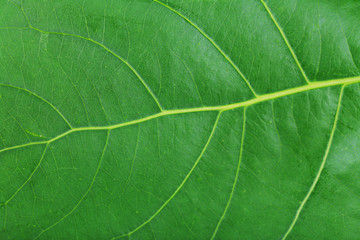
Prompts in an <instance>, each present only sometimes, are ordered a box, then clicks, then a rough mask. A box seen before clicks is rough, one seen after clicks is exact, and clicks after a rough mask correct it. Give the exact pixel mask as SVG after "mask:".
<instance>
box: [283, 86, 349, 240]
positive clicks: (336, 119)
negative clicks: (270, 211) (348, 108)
mask: <svg viewBox="0 0 360 240" xmlns="http://www.w3.org/2000/svg"><path fill="white" fill-rule="evenodd" d="M343 95H344V86H343V87H342V88H341V92H340V97H339V101H338V106H337V110H336V115H335V120H334V125H333V128H332V130H331V134H330V138H329V141H328V144H327V147H326V150H325V155H324V158H323V160H322V162H321V165H320V168H319V171H318V173H317V174H316V177H315V179H314V182H313V183H312V185H311V187H310V189H309V191H308V193H307V194H306V196H305V198H304V200H303V201H302V202H301V204H300V207H299V208H298V210H297V211H296V214H295V218H294V219H293V221H292V223H291V225H290V227H289V228H288V230H287V231H286V233H285V234H284V236H283V238H282V240H285V239H286V238H287V237H288V235H289V234H290V232H291V231H292V229H293V228H294V226H295V224H296V222H297V220H298V219H299V215H300V213H301V211H302V209H303V208H304V205H305V204H306V202H307V201H308V200H309V197H310V195H311V193H312V192H313V191H314V189H315V186H316V184H317V183H318V181H319V178H320V175H321V173H322V171H323V169H324V166H325V163H326V159H327V157H328V155H329V151H330V148H331V144H332V141H333V139H334V134H335V130H336V124H337V121H338V119H339V114H340V107H341V100H342V97H343Z"/></svg>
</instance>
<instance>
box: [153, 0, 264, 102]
mask: <svg viewBox="0 0 360 240" xmlns="http://www.w3.org/2000/svg"><path fill="white" fill-rule="evenodd" d="M153 1H154V2H156V3H158V4H160V5H162V6H164V7H166V8H167V9H169V10H170V11H172V12H174V13H175V14H177V15H178V16H180V17H181V18H183V19H184V20H185V21H186V22H188V23H189V24H190V25H191V26H193V27H194V28H195V29H196V30H197V31H199V32H200V33H201V34H202V35H203V36H204V37H205V38H206V39H207V40H208V41H209V42H210V43H211V44H212V45H213V46H214V47H215V48H216V50H218V51H219V52H220V54H221V55H223V57H224V58H225V59H226V60H227V61H228V62H229V63H230V65H231V66H232V67H233V68H234V69H235V71H236V72H237V73H238V74H239V75H240V76H241V78H242V79H243V80H244V81H245V83H246V85H247V86H248V87H249V89H250V91H251V92H252V93H253V94H254V96H255V97H257V96H258V95H257V94H256V92H255V90H254V89H253V87H252V86H251V84H250V82H249V80H247V78H246V77H245V75H244V74H243V73H242V72H241V71H240V69H239V68H238V67H237V66H236V65H235V63H234V62H233V61H232V60H231V59H230V57H229V56H228V55H227V54H226V53H225V52H224V51H223V50H222V49H221V48H220V46H219V45H218V44H217V43H216V42H215V41H214V40H213V39H212V38H211V37H210V36H209V35H207V34H206V33H205V32H204V30H202V29H201V28H200V27H198V26H197V25H196V24H195V23H194V22H192V21H191V20H190V19H189V18H188V17H186V16H185V15H183V14H182V13H180V12H179V11H177V10H175V9H174V8H172V7H170V6H169V5H167V4H165V3H162V2H160V1H158V0H153Z"/></svg>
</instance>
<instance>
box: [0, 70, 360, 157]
mask: <svg viewBox="0 0 360 240" xmlns="http://www.w3.org/2000/svg"><path fill="white" fill-rule="evenodd" d="M359 82H360V76H357V77H350V78H343V79H335V80H328V81H322V82H311V83H310V84H308V85H305V86H300V87H296V88H290V89H287V90H282V91H278V92H275V93H269V94H264V95H260V96H259V97H256V98H253V99H250V100H246V101H243V102H238V103H233V104H227V105H221V106H212V107H199V108H186V109H175V110H164V111H161V112H159V113H156V114H153V115H150V116H147V117H144V118H139V119H136V120H132V121H128V122H123V123H119V124H115V125H109V126H98V127H78V128H72V129H71V130H69V131H67V132H64V133H62V134H60V135H58V136H56V137H54V138H52V139H49V140H47V141H40V142H31V143H26V144H22V145H17V146H12V147H8V148H4V149H1V150H0V153H1V152H5V151H8V150H12V149H17V148H21V147H26V146H31V145H39V144H49V143H52V142H54V141H56V140H58V139H60V138H62V137H64V136H67V135H69V134H70V133H73V132H80V131H96V130H112V129H116V128H121V127H125V126H129V125H134V124H138V123H142V122H146V121H149V120H152V119H156V118H159V117H163V116H169V115H176V114H184V113H194V112H209V111H220V112H223V111H228V110H232V109H236V108H241V107H248V106H251V105H254V104H257V103H261V102H266V101H269V100H274V99H278V98H282V97H285V96H290V95H294V94H297V93H302V92H307V91H310V90H314V89H321V88H326V87H332V86H341V85H350V84H354V83H359Z"/></svg>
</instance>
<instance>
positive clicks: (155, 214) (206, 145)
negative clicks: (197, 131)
mask: <svg viewBox="0 0 360 240" xmlns="http://www.w3.org/2000/svg"><path fill="white" fill-rule="evenodd" d="M220 116H221V112H219V114H218V116H217V118H216V121H215V123H214V126H213V128H212V130H211V133H210V136H209V138H208V140H207V142H206V144H205V146H204V148H203V149H202V151H201V153H200V155H199V157H198V158H197V159H196V161H195V163H194V165H193V166H192V167H191V169H190V171H189V172H188V174H186V176H185V178H184V180H183V181H182V182H181V184H180V185H179V186H178V187H177V188H176V190H175V192H174V193H173V194H172V195H171V196H170V197H169V198H168V199H167V200H166V201H165V202H164V203H163V205H161V207H160V208H159V209H158V210H157V211H156V212H155V213H154V214H153V215H152V216H151V217H149V218H148V219H147V220H146V221H145V222H143V223H142V224H140V225H139V226H138V227H136V228H135V229H134V230H132V231H130V232H128V233H126V234H124V235H121V236H118V237H114V238H112V240H115V239H119V238H121V237H124V236H131V235H132V234H133V233H135V232H137V231H138V230H139V229H141V228H142V227H144V226H145V225H146V224H148V223H149V222H151V221H152V220H153V219H154V218H155V217H156V216H157V215H158V214H159V213H160V212H161V211H162V210H163V209H164V208H165V207H166V205H168V203H169V202H170V201H171V200H172V199H173V198H174V197H175V196H176V194H177V193H178V192H179V191H180V190H181V189H182V187H183V186H184V184H185V183H186V181H187V180H188V179H189V177H190V175H191V174H192V173H193V171H194V170H195V168H196V166H197V165H198V163H199V161H200V159H201V158H202V157H203V155H204V153H205V151H206V149H207V147H208V146H209V144H210V142H211V139H212V137H213V136H214V133H215V129H216V127H217V125H218V122H219V119H220Z"/></svg>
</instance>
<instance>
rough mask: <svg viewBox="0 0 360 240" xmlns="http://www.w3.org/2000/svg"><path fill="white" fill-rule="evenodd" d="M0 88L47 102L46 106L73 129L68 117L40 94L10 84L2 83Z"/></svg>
mask: <svg viewBox="0 0 360 240" xmlns="http://www.w3.org/2000/svg"><path fill="white" fill-rule="evenodd" d="M0 86H3V87H9V88H14V89H18V90H21V91H24V92H27V93H29V94H31V95H33V96H34V97H36V98H38V99H40V100H41V101H43V102H45V103H46V104H48V105H49V106H50V107H51V108H52V109H54V110H55V111H56V112H57V113H58V114H59V115H60V117H61V118H62V119H63V120H64V121H65V123H66V124H67V125H68V126H69V128H70V129H71V128H72V126H71V124H70V122H69V121H68V120H67V119H66V117H65V116H64V115H63V114H62V113H61V112H60V111H59V109H57V108H56V107H55V106H54V105H53V104H52V103H50V102H49V101H47V100H46V99H45V98H43V97H41V96H39V95H38V94H36V93H34V92H32V91H30V90H28V89H26V88H21V87H17V86H13V85H9V84H4V83H0Z"/></svg>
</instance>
